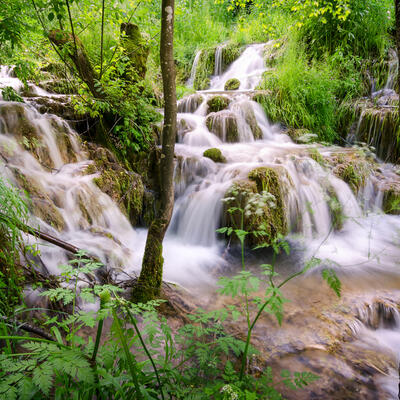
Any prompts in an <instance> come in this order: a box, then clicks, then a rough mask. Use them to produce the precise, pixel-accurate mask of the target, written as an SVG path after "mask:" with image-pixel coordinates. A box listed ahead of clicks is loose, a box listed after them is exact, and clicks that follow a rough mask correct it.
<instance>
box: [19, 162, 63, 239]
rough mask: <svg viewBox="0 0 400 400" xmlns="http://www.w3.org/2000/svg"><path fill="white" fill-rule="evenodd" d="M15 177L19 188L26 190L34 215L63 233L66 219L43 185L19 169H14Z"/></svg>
mask: <svg viewBox="0 0 400 400" xmlns="http://www.w3.org/2000/svg"><path fill="white" fill-rule="evenodd" d="M14 177H15V179H16V180H17V183H18V186H19V187H21V188H22V189H24V190H25V191H26V193H28V195H29V199H30V201H28V206H29V208H30V211H31V212H32V214H33V215H35V216H36V217H38V218H40V219H41V220H42V221H44V222H45V223H46V224H48V225H50V226H51V227H53V228H54V229H56V230H57V231H59V232H61V231H62V230H64V228H65V221H64V218H63V217H62V215H61V213H60V211H59V210H58V208H57V207H56V206H55V205H54V202H53V201H52V199H51V198H50V197H49V195H48V194H47V192H46V190H45V188H44V187H43V186H42V185H41V183H40V182H39V181H37V180H33V179H32V178H30V177H29V176H27V175H25V174H23V173H22V172H21V171H19V170H17V169H14Z"/></svg>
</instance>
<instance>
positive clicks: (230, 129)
mask: <svg viewBox="0 0 400 400" xmlns="http://www.w3.org/2000/svg"><path fill="white" fill-rule="evenodd" d="M206 125H207V128H208V130H209V131H210V132H212V133H214V134H215V135H217V136H218V137H219V138H220V139H221V140H222V141H223V142H228V143H236V142H238V141H239V128H238V123H237V118H236V115H235V114H234V113H233V112H232V111H229V110H223V111H219V112H217V113H211V114H210V115H208V117H207V119H206Z"/></svg>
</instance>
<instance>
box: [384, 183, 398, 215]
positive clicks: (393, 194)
mask: <svg viewBox="0 0 400 400" xmlns="http://www.w3.org/2000/svg"><path fill="white" fill-rule="evenodd" d="M382 208H383V211H384V212H385V213H386V214H394V215H400V182H391V183H389V184H388V185H385V186H384V188H383V203H382Z"/></svg>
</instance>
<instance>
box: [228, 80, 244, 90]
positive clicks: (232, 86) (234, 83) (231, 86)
mask: <svg viewBox="0 0 400 400" xmlns="http://www.w3.org/2000/svg"><path fill="white" fill-rule="evenodd" d="M239 87H240V81H239V79H236V78H232V79H228V80H227V81H226V83H225V86H224V90H237V89H239Z"/></svg>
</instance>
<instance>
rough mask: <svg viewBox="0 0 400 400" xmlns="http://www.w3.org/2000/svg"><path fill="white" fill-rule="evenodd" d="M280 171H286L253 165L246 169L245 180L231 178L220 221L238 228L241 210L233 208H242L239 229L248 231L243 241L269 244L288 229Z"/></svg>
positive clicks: (254, 243)
mask: <svg viewBox="0 0 400 400" xmlns="http://www.w3.org/2000/svg"><path fill="white" fill-rule="evenodd" d="M282 173H283V174H287V173H286V170H284V168H277V167H259V168H256V169H254V170H252V171H250V173H249V175H248V176H249V179H248V180H239V181H236V182H234V183H233V185H232V186H231V187H230V188H229V189H228V191H227V193H226V195H225V198H226V199H227V201H226V203H225V210H224V217H223V224H225V226H228V227H230V226H231V227H234V228H240V227H241V212H240V211H239V210H238V209H237V208H241V209H243V210H244V219H243V229H244V230H245V231H246V232H249V234H248V235H247V237H246V240H247V245H250V246H255V245H259V244H262V243H266V244H271V243H272V242H273V241H274V240H275V239H276V238H277V236H278V235H286V234H287V232H288V227H287V221H286V213H285V205H284V198H283V196H284V192H285V188H284V187H283V183H282V181H281V179H280V174H282ZM229 209H231V212H229V211H228V210H229ZM228 214H230V215H228ZM261 232H262V233H261Z"/></svg>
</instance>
